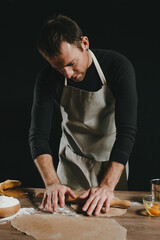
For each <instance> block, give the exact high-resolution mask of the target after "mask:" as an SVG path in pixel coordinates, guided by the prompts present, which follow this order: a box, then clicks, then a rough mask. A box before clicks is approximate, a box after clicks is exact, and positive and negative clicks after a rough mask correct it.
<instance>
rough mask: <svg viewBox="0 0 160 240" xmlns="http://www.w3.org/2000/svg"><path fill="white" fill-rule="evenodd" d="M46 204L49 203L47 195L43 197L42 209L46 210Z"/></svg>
mask: <svg viewBox="0 0 160 240" xmlns="http://www.w3.org/2000/svg"><path fill="white" fill-rule="evenodd" d="M46 203H47V194H46V193H45V194H44V196H43V200H42V203H41V206H40V209H44V208H45V206H46Z"/></svg>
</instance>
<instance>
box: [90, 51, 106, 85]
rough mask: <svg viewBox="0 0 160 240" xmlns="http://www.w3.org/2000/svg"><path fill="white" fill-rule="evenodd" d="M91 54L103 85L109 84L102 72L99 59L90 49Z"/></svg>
mask: <svg viewBox="0 0 160 240" xmlns="http://www.w3.org/2000/svg"><path fill="white" fill-rule="evenodd" d="M89 53H90V54H91V57H92V59H93V62H94V65H95V67H96V69H97V72H98V75H99V77H100V79H101V81H102V84H103V85H105V84H106V83H107V81H106V78H105V76H104V74H103V72H102V69H101V67H100V65H99V62H98V61H97V58H96V57H95V55H94V53H93V52H92V51H91V50H90V49H89Z"/></svg>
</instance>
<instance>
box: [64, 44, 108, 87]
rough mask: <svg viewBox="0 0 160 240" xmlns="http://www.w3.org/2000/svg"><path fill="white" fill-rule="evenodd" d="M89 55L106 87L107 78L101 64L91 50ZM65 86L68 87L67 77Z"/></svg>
mask: <svg viewBox="0 0 160 240" xmlns="http://www.w3.org/2000/svg"><path fill="white" fill-rule="evenodd" d="M89 53H90V55H91V57H92V59H93V62H94V65H95V67H96V69H97V72H98V75H99V77H100V79H101V81H102V84H103V85H105V84H106V83H107V81H106V78H105V76H104V74H103V72H102V69H101V67H100V65H99V62H98V61H97V58H96V57H95V55H94V53H93V52H92V51H91V50H90V49H89ZM64 85H65V86H67V77H66V76H65V81H64Z"/></svg>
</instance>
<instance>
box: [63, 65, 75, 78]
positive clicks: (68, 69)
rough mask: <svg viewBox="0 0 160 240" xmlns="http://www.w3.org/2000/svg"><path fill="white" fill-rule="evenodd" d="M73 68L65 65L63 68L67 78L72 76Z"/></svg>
mask: <svg viewBox="0 0 160 240" xmlns="http://www.w3.org/2000/svg"><path fill="white" fill-rule="evenodd" d="M73 73H74V71H73V69H72V68H71V67H65V68H64V74H65V76H66V77H67V78H71V77H72V76H73Z"/></svg>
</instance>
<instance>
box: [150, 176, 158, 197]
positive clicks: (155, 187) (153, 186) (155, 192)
mask: <svg viewBox="0 0 160 240" xmlns="http://www.w3.org/2000/svg"><path fill="white" fill-rule="evenodd" d="M150 184H151V194H152V195H153V196H154V197H155V198H157V199H159V200H160V178H156V179H152V180H151V181H150Z"/></svg>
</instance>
